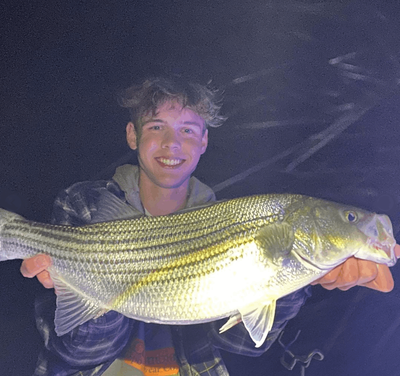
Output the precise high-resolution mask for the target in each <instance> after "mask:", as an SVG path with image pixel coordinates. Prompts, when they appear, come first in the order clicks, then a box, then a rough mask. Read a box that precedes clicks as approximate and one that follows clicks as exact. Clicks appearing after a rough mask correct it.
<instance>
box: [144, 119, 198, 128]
mask: <svg viewBox="0 0 400 376" xmlns="http://www.w3.org/2000/svg"><path fill="white" fill-rule="evenodd" d="M148 123H160V124H163V123H165V121H164V120H161V119H157V118H152V119H148V120H146V121H145V122H144V123H143V124H142V126H144V125H146V124H148ZM181 124H182V125H194V126H197V127H199V128H202V125H201V124H199V123H198V122H197V121H184V122H183V123H181Z"/></svg>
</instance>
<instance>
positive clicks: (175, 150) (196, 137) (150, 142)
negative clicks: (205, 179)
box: [127, 102, 208, 188]
mask: <svg viewBox="0 0 400 376" xmlns="http://www.w3.org/2000/svg"><path fill="white" fill-rule="evenodd" d="M141 122H142V131H141V132H140V138H139V139H138V137H137V134H136V132H135V129H134V126H133V124H132V123H129V124H128V125H127V140H128V144H129V146H130V147H131V148H132V149H138V159H139V164H140V167H141V173H140V177H141V179H142V178H143V179H149V180H150V181H151V182H152V183H153V184H155V185H157V186H159V187H162V188H178V187H181V186H182V185H184V184H187V183H188V181H189V178H190V175H191V174H192V172H193V171H194V170H195V168H196V166H197V163H198V162H199V159H200V156H201V155H202V154H203V153H204V152H205V151H206V148H207V142H208V132H207V129H205V124H204V119H203V118H202V117H201V116H199V115H197V114H196V113H195V112H193V111H192V110H190V109H187V108H183V109H182V107H181V106H180V105H179V104H177V103H173V102H167V103H165V104H164V105H162V106H160V107H159V108H158V112H157V113H156V114H155V115H154V116H152V115H151V114H150V115H148V116H144V117H143V118H142V119H141Z"/></svg>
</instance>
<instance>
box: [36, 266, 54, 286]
mask: <svg viewBox="0 0 400 376" xmlns="http://www.w3.org/2000/svg"><path fill="white" fill-rule="evenodd" d="M37 278H38V280H39V282H40V283H41V284H42V285H43V287H45V288H46V289H52V288H54V283H53V281H52V279H51V278H50V274H49V272H48V271H47V270H44V271H42V272H40V273H39V274H38V275H37Z"/></svg>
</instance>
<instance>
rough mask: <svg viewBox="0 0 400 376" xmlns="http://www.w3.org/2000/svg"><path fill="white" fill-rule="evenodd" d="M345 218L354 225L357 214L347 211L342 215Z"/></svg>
mask: <svg viewBox="0 0 400 376" xmlns="http://www.w3.org/2000/svg"><path fill="white" fill-rule="evenodd" d="M344 216H345V218H346V219H347V220H348V221H349V222H350V223H355V222H357V221H358V216H357V213H355V212H353V211H347V212H345V213H344Z"/></svg>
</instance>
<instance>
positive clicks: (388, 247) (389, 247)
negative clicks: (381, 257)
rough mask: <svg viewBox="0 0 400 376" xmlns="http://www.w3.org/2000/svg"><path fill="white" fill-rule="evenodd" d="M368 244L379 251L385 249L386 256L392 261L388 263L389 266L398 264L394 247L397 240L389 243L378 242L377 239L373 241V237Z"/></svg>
mask: <svg viewBox="0 0 400 376" xmlns="http://www.w3.org/2000/svg"><path fill="white" fill-rule="evenodd" d="M368 245H369V246H370V247H373V248H374V249H376V250H377V251H383V252H384V253H385V254H386V256H387V257H388V258H389V259H390V260H391V261H390V263H387V265H388V266H393V265H395V264H396V262H397V257H396V254H395V252H394V247H395V245H396V243H395V242H393V243H389V244H388V243H380V242H376V241H373V240H372V239H369V241H368Z"/></svg>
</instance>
